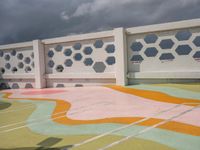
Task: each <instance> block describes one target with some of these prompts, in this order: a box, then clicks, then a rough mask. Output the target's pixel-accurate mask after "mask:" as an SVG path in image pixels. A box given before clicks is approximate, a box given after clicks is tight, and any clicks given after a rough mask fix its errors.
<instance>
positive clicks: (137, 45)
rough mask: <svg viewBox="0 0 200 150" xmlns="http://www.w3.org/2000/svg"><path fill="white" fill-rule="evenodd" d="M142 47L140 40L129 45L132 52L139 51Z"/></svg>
mask: <svg viewBox="0 0 200 150" xmlns="http://www.w3.org/2000/svg"><path fill="white" fill-rule="evenodd" d="M142 48H143V45H142V43H140V42H134V43H132V45H131V49H132V51H134V52H138V51H141V49H142Z"/></svg>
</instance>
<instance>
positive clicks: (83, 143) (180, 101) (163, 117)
mask: <svg viewBox="0 0 200 150" xmlns="http://www.w3.org/2000/svg"><path fill="white" fill-rule="evenodd" d="M199 106H200V84H154V85H134V86H126V87H122V86H104V87H70V88H59V89H42V90H37V89H16V90H2V91H0V139H1V140H0V149H2V150H6V149H10V150H11V149H12V150H13V149H19V150H23V149H24V150H26V149H27V150H29V149H30V150H32V149H63V150H64V149H83V150H90V149H91V150H100V149H101V150H103V149H114V150H115V149H116V150H122V149H126V150H150V149H153V150H171V149H180V150H199V149H200V117H199V116H200V107H199Z"/></svg>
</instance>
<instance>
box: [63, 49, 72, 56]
mask: <svg viewBox="0 0 200 150" xmlns="http://www.w3.org/2000/svg"><path fill="white" fill-rule="evenodd" d="M71 54H72V50H71V49H70V48H68V49H65V51H64V55H65V56H71Z"/></svg>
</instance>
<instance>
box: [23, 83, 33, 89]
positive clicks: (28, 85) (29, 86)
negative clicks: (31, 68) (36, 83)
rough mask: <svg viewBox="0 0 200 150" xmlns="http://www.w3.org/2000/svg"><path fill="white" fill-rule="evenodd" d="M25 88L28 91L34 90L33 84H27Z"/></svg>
mask: <svg viewBox="0 0 200 150" xmlns="http://www.w3.org/2000/svg"><path fill="white" fill-rule="evenodd" d="M25 88H26V89H32V88H33V86H32V84H31V83H26V85H25Z"/></svg>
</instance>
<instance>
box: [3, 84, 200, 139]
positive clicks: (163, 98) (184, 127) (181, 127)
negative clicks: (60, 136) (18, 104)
mask: <svg viewBox="0 0 200 150" xmlns="http://www.w3.org/2000/svg"><path fill="white" fill-rule="evenodd" d="M107 87H109V88H112V89H114V90H118V91H121V92H124V93H128V94H133V95H137V96H141V97H145V98H148V99H151V100H152V99H153V100H157V101H160V102H169V103H176V104H181V103H188V102H191V101H192V102H199V101H198V100H189V99H181V98H176V97H172V96H169V95H167V94H162V93H159V92H149V91H144V90H135V89H128V88H124V87H120V86H107ZM4 94H5V96H4V98H9V96H10V95H12V93H4ZM148 94H149V95H148ZM10 99H15V100H23V99H25V98H10ZM29 99H30V100H40V101H41V100H42V101H54V102H56V107H55V109H54V111H53V114H52V116H51V118H52V120H54V121H55V122H57V123H60V124H66V125H81V124H100V123H121V124H130V123H133V122H136V121H138V120H141V119H143V118H144V117H118V118H105V119H97V120H73V119H70V118H68V117H67V116H63V115H65V114H66V113H60V114H58V113H59V112H63V111H64V112H67V111H68V110H69V109H70V107H71V104H70V103H68V102H66V101H63V100H50V99H40V98H29ZM190 106H191V105H190ZM192 106H194V105H192ZM57 117H61V118H57ZM161 121H163V119H155V118H151V119H149V120H147V121H144V122H142V123H140V124H138V125H143V126H151V125H154V124H156V123H159V122H161ZM158 128H162V129H167V130H172V131H175V132H180V133H185V134H190V135H194V136H200V127H197V126H192V125H188V124H184V123H179V122H174V121H170V122H168V123H166V124H164V125H161V126H159V127H158Z"/></svg>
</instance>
